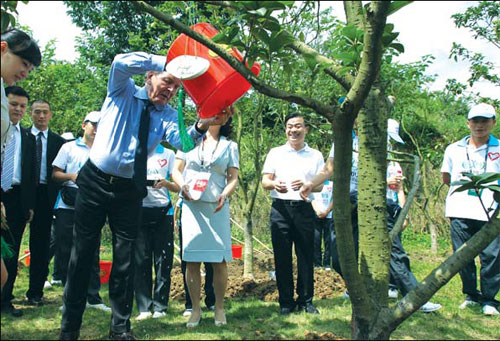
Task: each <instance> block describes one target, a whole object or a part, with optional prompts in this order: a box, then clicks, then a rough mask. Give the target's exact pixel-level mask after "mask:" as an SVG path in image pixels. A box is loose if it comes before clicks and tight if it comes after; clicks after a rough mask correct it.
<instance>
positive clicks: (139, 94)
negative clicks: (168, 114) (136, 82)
mask: <svg viewBox="0 0 500 341" xmlns="http://www.w3.org/2000/svg"><path fill="white" fill-rule="evenodd" d="M134 97H135V98H138V99H140V100H142V101H149V96H148V92H147V91H146V87H145V86H143V87H142V88H139V89H138V90H137V91H136V92H135V94H134ZM153 105H154V107H155V109H156V110H157V111H162V110H163V109H164V108H165V106H166V105H157V104H153Z"/></svg>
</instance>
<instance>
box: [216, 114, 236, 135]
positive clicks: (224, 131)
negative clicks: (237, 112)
mask: <svg viewBox="0 0 500 341" xmlns="http://www.w3.org/2000/svg"><path fill="white" fill-rule="evenodd" d="M231 123H233V118H232V117H230V118H229V120H227V122H226V124H224V125H223V126H221V127H220V130H219V135H220V136H224V137H225V138H226V139H228V140H230V139H231V133H232V132H233V126H232V124H231Z"/></svg>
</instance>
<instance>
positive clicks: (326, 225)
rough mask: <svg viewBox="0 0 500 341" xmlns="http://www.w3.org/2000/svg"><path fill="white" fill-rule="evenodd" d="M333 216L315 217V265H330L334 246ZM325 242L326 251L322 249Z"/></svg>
mask: <svg viewBox="0 0 500 341" xmlns="http://www.w3.org/2000/svg"><path fill="white" fill-rule="evenodd" d="M332 229H333V225H332V218H318V217H316V218H315V224H314V266H324V267H330V265H331V264H330V263H331V248H332ZM323 242H324V244H325V252H324V253H323V251H322V246H323Z"/></svg>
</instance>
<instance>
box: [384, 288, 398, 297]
mask: <svg viewBox="0 0 500 341" xmlns="http://www.w3.org/2000/svg"><path fill="white" fill-rule="evenodd" d="M387 296H389V298H398V290H397V289H389V291H388V292H387Z"/></svg>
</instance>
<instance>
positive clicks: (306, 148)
mask: <svg viewBox="0 0 500 341" xmlns="http://www.w3.org/2000/svg"><path fill="white" fill-rule="evenodd" d="M285 149H286V150H287V151H289V152H292V151H293V152H297V153H301V152H306V151H308V150H309V146H308V145H307V143H306V142H304V147H302V148H301V149H299V150H296V149H295V148H292V146H290V143H288V142H287V143H286V144H285Z"/></svg>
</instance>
